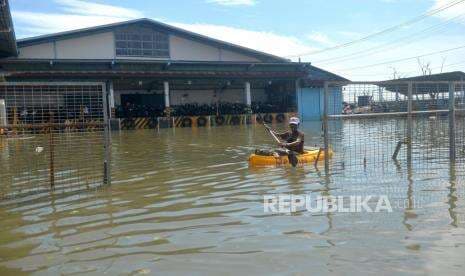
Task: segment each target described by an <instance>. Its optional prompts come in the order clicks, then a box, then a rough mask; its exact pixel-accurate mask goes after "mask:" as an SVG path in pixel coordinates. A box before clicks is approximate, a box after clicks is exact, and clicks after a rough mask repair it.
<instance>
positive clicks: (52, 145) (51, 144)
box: [48, 112, 55, 190]
mask: <svg viewBox="0 0 465 276" xmlns="http://www.w3.org/2000/svg"><path fill="white" fill-rule="evenodd" d="M49 116H50V120H49V126H48V131H49V136H48V146H49V169H50V171H49V177H50V188H51V189H52V190H53V189H55V141H54V140H53V122H54V120H53V116H54V114H53V113H52V112H50V113H49Z"/></svg>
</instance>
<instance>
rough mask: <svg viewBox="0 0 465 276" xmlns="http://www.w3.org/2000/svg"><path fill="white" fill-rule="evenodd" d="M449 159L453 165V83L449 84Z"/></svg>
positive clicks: (454, 157) (454, 155)
mask: <svg viewBox="0 0 465 276" xmlns="http://www.w3.org/2000/svg"><path fill="white" fill-rule="evenodd" d="M449 159H450V162H451V163H455V159H456V153H455V83H454V82H449Z"/></svg>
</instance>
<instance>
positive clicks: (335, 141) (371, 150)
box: [323, 81, 465, 171]
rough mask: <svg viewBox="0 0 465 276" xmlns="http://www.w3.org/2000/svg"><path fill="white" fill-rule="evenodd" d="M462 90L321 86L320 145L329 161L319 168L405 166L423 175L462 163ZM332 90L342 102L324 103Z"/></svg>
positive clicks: (459, 85)
mask: <svg viewBox="0 0 465 276" xmlns="http://www.w3.org/2000/svg"><path fill="white" fill-rule="evenodd" d="M464 88H465V82H445V81H434V82H430V81H422V82H405V81H386V82H327V83H326V84H325V98H324V107H325V115H324V118H323V130H324V143H325V148H326V150H327V151H330V150H331V151H333V152H334V156H333V158H332V159H331V160H330V159H326V160H325V169H326V170H327V171H329V170H333V171H337V170H345V169H346V168H349V167H350V168H353V169H363V170H364V171H369V170H373V171H374V170H379V169H383V168H386V166H402V165H403V164H406V165H407V166H410V167H411V166H414V167H416V168H420V169H424V171H427V170H429V169H431V164H434V162H436V163H440V162H447V163H451V164H455V163H456V162H462V161H464V160H465V117H464V116H465V94H464V93H465V92H464V91H465V89H464ZM334 89H336V90H339V92H340V93H341V94H342V95H341V97H342V99H343V102H342V103H339V102H330V97H329V96H328V93H329V91H330V90H333V91H334ZM328 110H340V111H341V112H340V114H334V115H329V114H328ZM326 156H328V155H326ZM416 161H428V162H416ZM381 165H382V166H381ZM421 166H423V168H421Z"/></svg>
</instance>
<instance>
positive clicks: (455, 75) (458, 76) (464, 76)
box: [394, 71, 465, 82]
mask: <svg viewBox="0 0 465 276" xmlns="http://www.w3.org/2000/svg"><path fill="white" fill-rule="evenodd" d="M464 80H465V73H464V72H461V71H454V72H446V73H440V74H433V75H426V76H416V77H410V78H402V79H396V80H394V81H396V82H399V81H464Z"/></svg>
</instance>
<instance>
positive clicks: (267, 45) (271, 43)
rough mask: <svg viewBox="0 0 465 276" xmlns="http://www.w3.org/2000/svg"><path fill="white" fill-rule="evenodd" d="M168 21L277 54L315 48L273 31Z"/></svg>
mask: <svg viewBox="0 0 465 276" xmlns="http://www.w3.org/2000/svg"><path fill="white" fill-rule="evenodd" d="M168 23H169V24H171V25H174V26H176V27H179V28H183V29H186V30H189V31H191V32H196V33H199V34H203V35H206V36H209V37H213V38H216V39H220V40H223V41H226V42H230V43H234V44H237V45H241V46H244V47H248V48H252V49H255V50H259V51H263V52H266V53H270V54H274V55H278V56H290V55H293V54H295V53H301V52H309V51H314V50H316V48H313V47H310V46H308V45H306V44H305V43H303V42H302V41H301V40H299V39H298V38H296V37H293V36H284V35H279V34H275V33H273V32H265V31H251V30H246V29H241V28H234V27H228V26H221V25H211V24H183V23H176V22H175V23H173V22H168Z"/></svg>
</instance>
